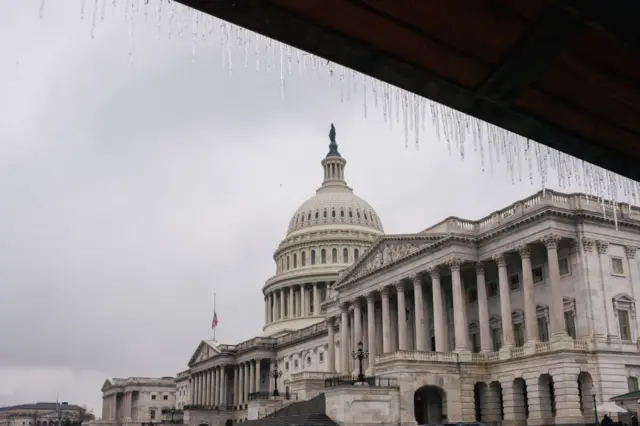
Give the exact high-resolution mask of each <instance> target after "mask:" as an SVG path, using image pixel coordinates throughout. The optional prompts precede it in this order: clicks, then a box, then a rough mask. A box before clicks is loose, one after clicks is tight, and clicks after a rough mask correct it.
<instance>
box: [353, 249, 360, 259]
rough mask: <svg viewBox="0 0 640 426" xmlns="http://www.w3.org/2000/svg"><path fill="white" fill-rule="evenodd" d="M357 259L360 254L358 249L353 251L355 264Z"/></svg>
mask: <svg viewBox="0 0 640 426" xmlns="http://www.w3.org/2000/svg"><path fill="white" fill-rule="evenodd" d="M359 257H360V252H359V251H358V249H353V261H354V262H357V261H358V258H359Z"/></svg>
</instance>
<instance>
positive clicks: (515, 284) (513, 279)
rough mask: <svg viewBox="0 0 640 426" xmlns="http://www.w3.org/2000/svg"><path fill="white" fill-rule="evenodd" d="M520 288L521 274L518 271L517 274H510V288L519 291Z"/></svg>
mask: <svg viewBox="0 0 640 426" xmlns="http://www.w3.org/2000/svg"><path fill="white" fill-rule="evenodd" d="M519 289H520V275H518V273H517V272H516V273H515V274H511V275H509V290H511V291H517V290H519Z"/></svg>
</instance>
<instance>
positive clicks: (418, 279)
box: [409, 274, 422, 285]
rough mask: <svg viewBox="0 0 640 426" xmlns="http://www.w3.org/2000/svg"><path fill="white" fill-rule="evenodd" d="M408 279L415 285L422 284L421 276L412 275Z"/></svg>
mask: <svg viewBox="0 0 640 426" xmlns="http://www.w3.org/2000/svg"><path fill="white" fill-rule="evenodd" d="M409 279H410V280H411V282H412V283H413V284H414V285H416V284H418V285H419V284H421V283H422V275H420V274H414V275H411V277H409Z"/></svg>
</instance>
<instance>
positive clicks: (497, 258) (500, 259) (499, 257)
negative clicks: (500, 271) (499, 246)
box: [491, 253, 507, 267]
mask: <svg viewBox="0 0 640 426" xmlns="http://www.w3.org/2000/svg"><path fill="white" fill-rule="evenodd" d="M491 259H492V260H493V261H494V262H496V264H497V265H498V267H500V266H507V259H506V258H505V257H504V254H503V253H498V254H494V255H493V256H492V257H491Z"/></svg>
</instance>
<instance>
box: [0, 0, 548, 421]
mask: <svg viewBox="0 0 640 426" xmlns="http://www.w3.org/2000/svg"><path fill="white" fill-rule="evenodd" d="M81 1H82V0H69V1H67V0H65V1H52V0H47V2H46V4H45V9H44V19H42V20H41V19H39V13H38V1H35V0H32V1H26V0H0V51H1V52H2V54H1V55H0V94H1V96H0V200H2V201H1V202H0V211H1V214H0V303H1V309H0V324H2V326H0V347H1V348H2V349H1V350H0V405H4V404H13V403H26V402H33V401H36V400H37V401H44V400H48V401H52V400H55V398H56V395H57V394H59V395H60V398H61V399H62V400H66V401H69V402H70V403H76V404H87V405H89V406H90V407H92V408H94V410H95V412H96V413H97V414H100V410H101V408H100V407H101V393H100V387H101V385H102V382H103V381H104V380H105V379H106V378H107V377H114V376H115V377H126V376H133V375H135V376H160V375H174V374H175V373H177V372H178V371H181V370H183V369H185V368H186V363H187V361H188V360H189V357H190V356H191V355H192V353H193V351H194V350H195V349H196V347H197V345H198V343H199V341H200V340H201V339H206V338H210V337H211V330H210V328H209V326H210V323H211V315H212V309H213V308H212V300H213V293H214V292H216V293H217V300H218V301H217V305H218V306H217V310H218V317H219V320H220V325H219V328H218V338H219V340H221V341H224V342H228V343H235V342H238V341H242V340H245V339H247V338H250V337H252V336H254V335H256V334H258V333H260V332H261V327H262V321H263V318H264V314H263V305H264V304H263V296H262V293H261V288H262V285H263V283H264V281H265V280H266V279H267V278H269V277H270V276H271V274H273V272H274V270H275V265H274V262H273V259H272V253H273V251H274V250H275V248H276V247H277V245H278V243H279V242H280V240H281V239H282V238H283V237H284V235H285V231H286V228H287V224H288V222H289V219H290V217H291V215H292V214H293V212H294V211H295V210H296V208H297V207H298V206H299V205H300V204H301V203H302V202H304V201H305V200H306V199H307V198H309V197H310V196H312V195H313V193H314V190H315V189H316V188H317V187H318V185H319V184H320V183H321V180H322V169H321V166H320V160H321V159H322V157H323V156H324V155H325V154H326V152H327V149H328V147H327V146H328V143H329V141H328V138H327V134H328V131H329V124H330V123H331V122H334V123H335V125H336V128H337V133H338V142H339V144H340V152H341V153H342V154H343V156H345V157H346V158H347V159H348V165H347V168H346V178H347V181H348V183H349V184H350V185H351V186H352V187H353V188H354V189H355V191H356V193H357V194H358V195H360V196H361V197H363V198H364V199H366V200H367V201H368V202H369V203H370V204H371V205H372V206H373V207H374V208H375V209H376V210H377V212H378V214H379V216H380V217H381V218H382V221H383V224H384V227H385V230H386V231H387V232H388V233H403V232H417V231H419V230H421V229H424V228H426V227H428V226H429V225H431V224H433V223H435V222H437V221H439V220H441V219H443V218H445V217H446V216H449V215H457V216H462V217H466V218H472V219H475V218H479V217H481V216H483V215H486V214H488V213H490V212H491V211H492V210H495V209H498V208H500V207H503V206H506V205H507V204H509V203H511V202H513V201H515V200H516V199H518V198H523V197H525V196H527V195H528V194H530V193H533V192H535V191H537V190H538V189H539V186H538V185H531V184H529V182H528V180H527V179H525V182H524V183H516V184H513V183H512V180H511V178H510V176H509V174H508V173H506V172H505V171H504V169H503V168H500V169H499V170H495V171H494V173H493V174H492V173H489V172H488V171H485V172H483V171H482V166H481V164H480V161H479V158H478V156H477V155H475V154H474V153H473V151H472V146H471V145H470V146H469V147H468V149H467V155H466V157H465V159H464V161H462V160H461V159H460V156H459V155H457V154H455V153H454V154H453V155H450V154H449V152H448V149H447V145H446V143H445V142H437V140H436V137H435V133H434V132H433V130H432V129H431V128H430V127H429V128H428V129H427V133H426V134H425V135H424V136H423V138H422V140H423V142H422V144H421V147H420V150H419V151H416V149H415V147H414V144H413V143H410V147H409V148H406V147H405V137H404V130H403V128H402V126H401V125H398V124H394V126H393V127H390V126H389V125H388V124H386V123H385V122H384V119H383V115H382V113H381V111H380V110H378V111H376V110H375V109H374V106H373V105H372V104H371V105H370V108H369V113H368V118H367V119H365V117H364V114H363V106H362V104H363V102H362V100H361V98H359V99H352V100H351V101H346V100H345V101H344V102H341V93H340V90H339V89H337V88H336V86H337V85H334V86H333V88H332V87H331V86H330V85H329V84H328V82H327V78H326V76H324V77H323V79H322V80H321V81H319V80H318V77H317V75H315V74H313V72H312V70H311V69H309V72H308V75H307V76H306V77H304V76H299V75H298V74H297V70H296V72H295V73H294V74H293V75H291V76H289V75H288V74H287V75H286V76H285V91H284V99H283V98H282V96H281V87H280V78H279V71H277V70H276V71H274V70H271V72H270V73H267V72H266V71H265V70H264V67H265V63H266V59H264V58H263V62H262V67H261V69H260V70H259V71H256V69H255V65H254V59H253V54H251V57H250V60H249V66H248V67H247V68H245V67H244V53H243V50H240V51H238V49H234V51H238V52H237V53H236V57H235V59H234V67H233V74H232V76H230V75H229V72H228V71H225V70H224V69H223V67H222V59H221V58H222V48H221V44H220V41H219V38H218V37H214V39H212V40H211V41H208V42H204V41H202V40H200V39H198V43H197V45H196V54H195V56H192V44H193V43H192V39H191V31H190V23H189V24H188V25H186V27H188V28H187V30H185V33H184V34H183V36H182V38H177V37H176V34H175V33H176V31H175V29H174V31H173V32H174V34H173V38H172V39H171V40H168V37H167V33H168V27H167V26H166V25H164V24H163V25H161V28H160V35H161V36H160V38H159V39H157V30H156V25H155V23H154V18H153V17H150V18H149V19H148V22H147V23H145V22H144V16H143V14H139V16H138V18H137V20H136V22H135V28H134V29H135V31H134V36H133V39H132V38H131V37H130V35H129V33H130V25H128V24H126V23H125V19H124V16H123V12H122V8H121V6H119V9H117V10H116V14H115V15H113V14H112V11H111V8H110V6H111V1H109V2H108V7H107V9H106V13H105V22H104V23H102V24H100V25H99V26H98V27H97V29H96V32H95V38H94V39H92V38H91V35H90V33H91V16H92V11H91V8H92V7H93V3H94V0H86V3H87V6H86V8H87V9H86V10H85V19H84V20H81V19H80V4H81ZM100 1H102V0H100ZM123 1H124V0H118V4H121V3H123ZM152 3H153V2H152ZM99 15H100V13H98V19H97V20H98V21H100V16H99ZM174 28H175V27H174ZM132 40H135V51H134V53H133V62H132V64H131V65H129V54H130V50H131V43H132ZM224 49H225V50H226V47H225V48H224ZM262 56H264V54H263V55H262ZM503 166H504V163H503V164H502V167H503Z"/></svg>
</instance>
